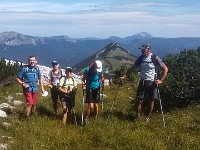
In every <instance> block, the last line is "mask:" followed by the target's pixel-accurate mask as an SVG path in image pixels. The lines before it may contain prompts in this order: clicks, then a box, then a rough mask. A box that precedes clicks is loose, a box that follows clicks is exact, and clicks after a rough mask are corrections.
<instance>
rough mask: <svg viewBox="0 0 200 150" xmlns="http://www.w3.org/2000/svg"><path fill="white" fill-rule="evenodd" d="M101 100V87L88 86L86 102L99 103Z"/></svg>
mask: <svg viewBox="0 0 200 150" xmlns="http://www.w3.org/2000/svg"><path fill="white" fill-rule="evenodd" d="M99 102H100V89H99V88H98V89H90V88H86V100H85V103H99Z"/></svg>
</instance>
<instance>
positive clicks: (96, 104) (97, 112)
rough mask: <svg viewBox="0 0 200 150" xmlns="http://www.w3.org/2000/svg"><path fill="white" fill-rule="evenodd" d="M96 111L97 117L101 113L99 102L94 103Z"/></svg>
mask: <svg viewBox="0 0 200 150" xmlns="http://www.w3.org/2000/svg"><path fill="white" fill-rule="evenodd" d="M94 111H95V118H97V117H98V114H99V104H98V103H95V104H94Z"/></svg>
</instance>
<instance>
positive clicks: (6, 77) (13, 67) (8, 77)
mask: <svg viewBox="0 0 200 150" xmlns="http://www.w3.org/2000/svg"><path fill="white" fill-rule="evenodd" d="M19 68H20V65H19V64H18V63H17V62H16V63H15V64H12V63H11V62H8V63H6V61H5V59H4V58H1V59H0V70H1V71H0V83H1V84H3V85H5V84H9V83H12V82H13V81H14V78H15V76H16V74H17V72H18V71H19Z"/></svg>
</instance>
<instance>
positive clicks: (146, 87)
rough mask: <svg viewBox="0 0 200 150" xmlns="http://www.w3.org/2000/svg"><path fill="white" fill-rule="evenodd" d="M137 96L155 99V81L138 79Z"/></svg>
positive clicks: (144, 98) (142, 98) (140, 98)
mask: <svg viewBox="0 0 200 150" xmlns="http://www.w3.org/2000/svg"><path fill="white" fill-rule="evenodd" d="M137 97H138V99H139V100H156V99H157V98H158V94H157V85H156V83H155V82H154V81H149V80H140V83H139V86H138V90H137Z"/></svg>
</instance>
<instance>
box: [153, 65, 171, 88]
mask: <svg viewBox="0 0 200 150" xmlns="http://www.w3.org/2000/svg"><path fill="white" fill-rule="evenodd" d="M162 71H163V73H162V77H161V79H160V80H159V79H157V80H156V81H155V82H156V84H161V83H163V81H164V80H165V78H166V76H167V73H168V68H167V66H166V65H165V64H164V63H163V65H162Z"/></svg>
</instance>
